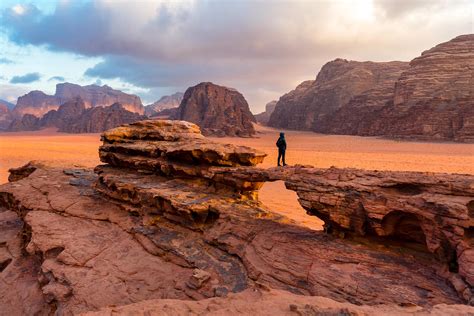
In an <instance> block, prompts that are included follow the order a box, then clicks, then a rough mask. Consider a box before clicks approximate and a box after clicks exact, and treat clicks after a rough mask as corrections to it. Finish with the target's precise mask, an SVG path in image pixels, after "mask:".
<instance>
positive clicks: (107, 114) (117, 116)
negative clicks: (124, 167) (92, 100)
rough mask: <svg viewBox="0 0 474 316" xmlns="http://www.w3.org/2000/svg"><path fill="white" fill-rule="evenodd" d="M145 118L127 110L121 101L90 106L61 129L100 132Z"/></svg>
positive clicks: (65, 130)
mask: <svg viewBox="0 0 474 316" xmlns="http://www.w3.org/2000/svg"><path fill="white" fill-rule="evenodd" d="M143 119H145V116H143V115H139V114H137V113H134V112H130V111H127V110H126V109H125V108H124V107H123V106H122V105H121V104H120V103H115V104H113V105H111V106H108V107H94V108H89V109H87V110H85V111H84V112H82V113H81V115H80V116H79V117H77V118H76V119H74V120H73V122H71V124H67V125H64V126H63V127H62V128H61V129H60V131H61V132H66V133H99V132H103V131H106V130H108V129H111V128H114V127H117V126H119V125H122V124H128V123H133V122H136V121H140V120H143Z"/></svg>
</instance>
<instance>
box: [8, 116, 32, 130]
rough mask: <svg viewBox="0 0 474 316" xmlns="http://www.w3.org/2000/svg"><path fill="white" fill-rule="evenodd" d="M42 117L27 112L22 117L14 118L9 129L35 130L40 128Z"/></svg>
mask: <svg viewBox="0 0 474 316" xmlns="http://www.w3.org/2000/svg"><path fill="white" fill-rule="evenodd" d="M39 121H40V119H39V118H37V117H36V116H34V115H33V114H25V115H23V116H22V117H21V118H16V119H13V121H12V122H11V123H10V124H9V126H8V128H7V130H8V131H9V132H19V131H35V130H37V129H38V126H39Z"/></svg>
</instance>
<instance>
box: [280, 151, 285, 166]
mask: <svg viewBox="0 0 474 316" xmlns="http://www.w3.org/2000/svg"><path fill="white" fill-rule="evenodd" d="M285 151H286V150H285V149H278V165H280V160H282V162H283V165H286V162H285Z"/></svg>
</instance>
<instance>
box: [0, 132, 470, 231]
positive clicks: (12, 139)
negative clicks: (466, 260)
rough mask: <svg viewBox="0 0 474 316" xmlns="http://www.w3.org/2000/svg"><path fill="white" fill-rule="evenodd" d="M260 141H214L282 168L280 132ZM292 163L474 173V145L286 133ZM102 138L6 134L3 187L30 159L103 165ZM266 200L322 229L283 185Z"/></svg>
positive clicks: (271, 188) (270, 186) (0, 167)
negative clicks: (256, 152) (260, 154)
mask: <svg viewBox="0 0 474 316" xmlns="http://www.w3.org/2000/svg"><path fill="white" fill-rule="evenodd" d="M257 129H258V132H259V133H258V136H257V137H256V138H227V137H226V138H213V139H214V140H215V141H218V142H223V143H232V144H236V145H246V146H250V147H255V148H257V149H260V150H262V151H264V152H266V153H267V154H268V157H267V158H266V159H265V161H264V163H263V164H262V165H261V167H271V166H275V165H276V158H277V151H276V148H275V142H276V139H277V138H278V133H279V131H277V130H274V129H270V128H266V127H261V126H258V128H257ZM286 138H287V143H288V152H287V163H289V164H308V165H313V166H315V167H323V168H327V167H330V166H336V167H352V168H362V169H376V170H408V171H428V172H447V173H468V174H474V144H455V143H423V142H401V141H393V140H386V139H379V138H371V137H357V136H337V135H321V134H314V133H311V132H299V131H286ZM99 145H100V135H99V134H63V133H57V132H56V131H55V130H51V129H49V130H43V131H40V132H19V133H2V134H0V183H4V182H6V181H7V178H8V169H9V168H12V167H18V166H21V165H23V164H25V163H26V162H28V161H30V160H45V161H49V162H52V163H54V164H60V165H72V164H74V165H78V166H85V167H94V166H96V165H97V164H99V163H100V162H99V158H98V153H97V148H98V146H99ZM260 199H261V200H262V202H263V203H264V204H265V205H267V206H268V207H269V208H271V209H273V210H275V211H278V212H280V213H283V214H285V215H287V216H290V217H291V218H293V219H295V220H296V221H298V222H299V223H300V224H302V225H305V226H309V227H312V228H315V229H320V228H321V222H320V221H319V220H318V219H315V218H312V217H309V216H307V215H306V214H305V212H304V210H302V209H301V207H300V205H299V204H298V203H297V197H296V194H295V193H294V192H291V191H288V190H286V189H285V187H284V184H283V183H282V182H275V183H267V184H265V185H264V187H263V188H262V190H261V192H260Z"/></svg>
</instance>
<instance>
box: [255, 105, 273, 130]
mask: <svg viewBox="0 0 474 316" xmlns="http://www.w3.org/2000/svg"><path fill="white" fill-rule="evenodd" d="M277 102H278V101H276V100H273V101H270V102H268V103H267V104H266V105H265V112H262V113H259V114H256V115H255V118H256V119H257V122H259V123H261V124H263V125H267V123H268V120H269V119H270V115H272V113H273V111H274V110H275V107H276V104H277Z"/></svg>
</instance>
